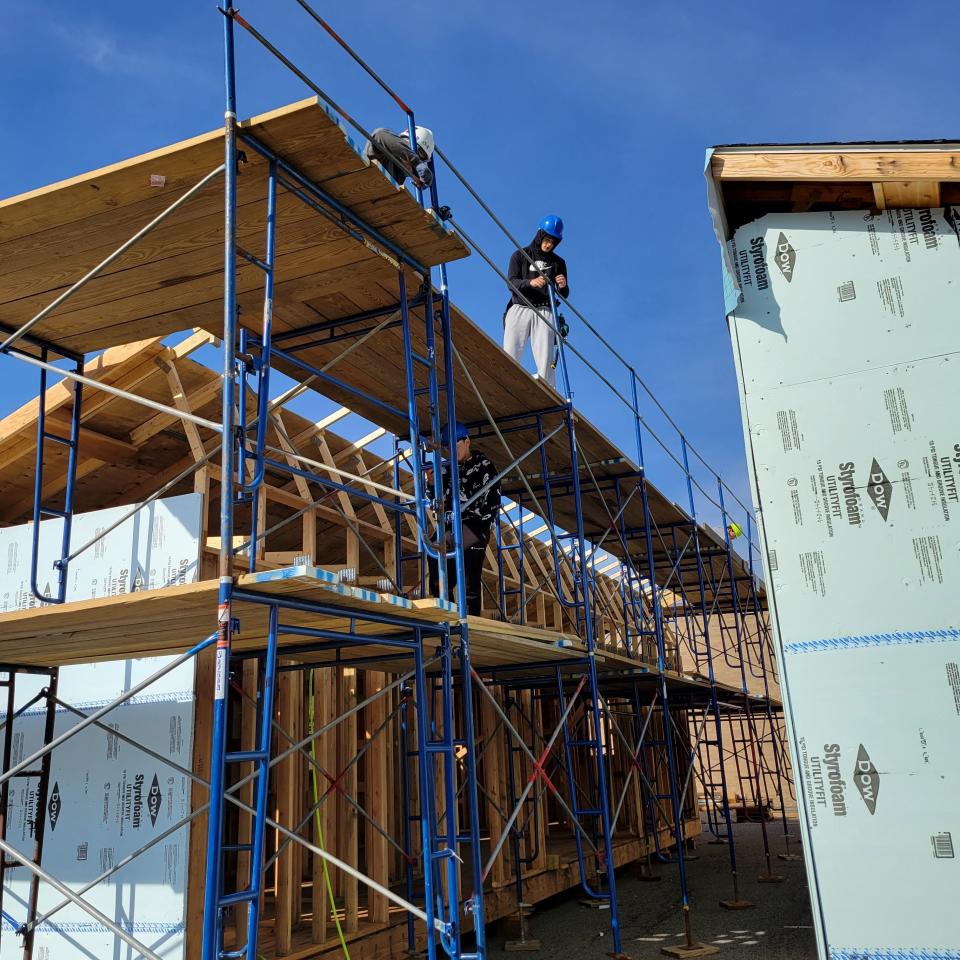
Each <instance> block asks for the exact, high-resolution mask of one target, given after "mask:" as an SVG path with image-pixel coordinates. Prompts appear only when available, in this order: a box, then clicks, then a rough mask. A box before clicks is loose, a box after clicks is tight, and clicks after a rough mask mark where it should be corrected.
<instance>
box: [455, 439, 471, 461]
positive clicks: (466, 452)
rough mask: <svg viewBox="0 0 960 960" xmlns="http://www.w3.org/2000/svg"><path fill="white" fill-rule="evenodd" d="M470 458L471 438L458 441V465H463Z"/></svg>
mask: <svg viewBox="0 0 960 960" xmlns="http://www.w3.org/2000/svg"><path fill="white" fill-rule="evenodd" d="M469 456H470V438H469V437H467V438H466V439H465V440H458V441H457V463H463V461H464V460H466V459H467V457H469Z"/></svg>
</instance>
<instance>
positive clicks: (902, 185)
mask: <svg viewBox="0 0 960 960" xmlns="http://www.w3.org/2000/svg"><path fill="white" fill-rule="evenodd" d="M873 196H874V199H875V200H876V201H877V206H878V207H879V208H880V209H881V210H891V209H898V208H905V207H921V208H922V207H939V206H940V182H939V181H938V180H889V181H887V182H886V183H884V182H883V181H876V182H875V183H874V184H873Z"/></svg>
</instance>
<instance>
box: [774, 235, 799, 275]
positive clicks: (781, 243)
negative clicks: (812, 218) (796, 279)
mask: <svg viewBox="0 0 960 960" xmlns="http://www.w3.org/2000/svg"><path fill="white" fill-rule="evenodd" d="M773 260H774V263H776V265H777V267H778V268H779V269H780V272H781V273H782V274H783V275H784V276H785V277H786V278H787V283H790V281H791V280H793V268H794V265H795V264H796V262H797V251H796V250H794V249H793V247H791V246H790V241H789V240H788V239H787V238H786V236H785V235H784V234H782V233H781V234H780V236H779V237H778V239H777V247H776V250H775V251H774V253H773Z"/></svg>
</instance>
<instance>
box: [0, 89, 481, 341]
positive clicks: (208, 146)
mask: <svg viewBox="0 0 960 960" xmlns="http://www.w3.org/2000/svg"><path fill="white" fill-rule="evenodd" d="M239 131H240V133H241V134H249V135H252V136H254V137H255V138H256V139H257V140H258V141H260V142H261V143H263V144H265V145H266V146H267V147H269V148H270V149H272V150H274V151H275V152H276V153H278V154H279V155H280V156H281V157H282V158H283V159H284V160H286V161H288V162H289V163H291V164H292V165H293V166H294V167H296V168H297V169H298V170H299V171H301V172H302V173H303V174H304V175H305V176H307V177H308V178H310V179H311V180H313V182H315V183H316V184H318V185H319V186H321V187H322V189H323V190H325V191H326V192H327V193H328V194H329V195H330V196H332V197H333V198H334V199H336V200H337V201H339V202H341V203H344V204H346V205H347V206H349V207H350V208H351V210H353V211H354V212H355V213H356V214H357V215H358V216H360V217H362V218H363V219H364V221H365V222H366V223H368V224H369V225H370V226H371V227H373V228H375V229H376V230H378V231H379V232H380V233H381V234H382V235H383V236H384V237H386V238H387V239H388V240H390V241H391V242H394V243H396V244H397V245H398V246H400V247H401V248H402V249H403V250H404V251H405V252H406V253H408V254H409V255H410V256H411V257H413V258H414V259H415V260H416V261H417V262H418V263H421V264H423V265H425V266H433V265H436V264H438V263H440V262H444V261H448V260H455V259H458V258H460V257H463V256H466V254H467V250H466V248H465V247H464V245H463V243H462V242H461V241H460V240H459V239H458V238H457V237H456V236H454V235H453V234H451V233H450V232H449V231H448V230H447V229H446V228H445V227H444V226H443V224H442V223H441V222H440V221H439V220H438V219H437V218H436V217H435V216H434V215H433V213H432V212H428V211H424V210H423V209H421V207H420V206H419V204H418V203H417V202H416V200H415V199H414V197H413V196H412V195H411V194H410V193H409V192H407V191H405V190H402V189H400V188H398V187H397V186H396V185H395V184H394V183H393V182H392V181H390V180H389V179H388V178H387V177H386V176H384V175H383V173H382V172H381V171H380V170H379V169H378V168H377V167H376V166H374V165H371V164H370V163H369V162H368V161H367V160H366V159H365V158H364V157H363V156H362V155H361V152H360V150H361V146H362V145H360V144H357V143H356V142H355V141H354V140H353V139H352V138H351V137H350V136H349V135H348V134H347V131H346V130H345V129H344V128H343V126H342V125H341V124H340V122H339V121H338V120H337V118H336V117H335V116H334V115H333V114H332V112H330V111H329V110H328V109H327V108H326V107H325V106H324V105H323V104H322V103H321V102H320V101H319V100H317V99H316V98H311V99H308V100H303V101H300V102H299V103H294V104H291V105H289V106H285V107H281V108H279V109H277V110H273V111H271V112H269V113H265V114H262V115H260V116H256V117H253V118H251V119H249V120H244V121H242V122H241V123H240V125H239ZM240 149H241V151H242V153H243V162H242V163H241V164H240V175H239V183H238V208H237V231H238V233H237V235H238V243H239V245H240V247H241V248H245V249H248V250H249V251H250V252H251V253H254V254H256V255H259V256H262V255H263V243H264V231H265V224H266V203H265V197H266V172H267V162H266V161H265V160H263V159H261V158H260V156H259V154H257V153H256V152H255V151H254V150H253V149H252V148H251V147H250V146H249V145H244V144H242V143H241V144H240ZM223 152H224V148H223V130H222V128H220V129H217V130H213V131H211V132H209V133H204V134H201V135H200V136H197V137H193V138H191V139H189V140H185V141H182V142H180V143H176V144H173V145H171V146H167V147H163V148H161V149H159V150H155V151H152V152H151V153H147V154H143V155H141V156H138V157H134V158H132V159H130V160H125V161H122V162H120V163H115V164H112V165H110V166H108V167H104V168H102V169H100V170H95V171H92V172H90V173H86V174H82V175H80V176H77V177H73V178H71V179H69V180H64V181H61V182H60V183H55V184H52V185H50V186H46V187H42V188H40V189H38V190H33V191H30V192H29V193H25V194H20V195H19V196H14V197H10V198H8V199H5V200H2V201H0V324H2V325H3V326H5V327H7V328H9V329H16V328H17V327H19V326H20V325H21V324H22V323H24V322H25V321H26V320H29V319H30V317H32V316H33V315H34V314H35V313H37V312H38V311H39V310H40V309H42V308H43V307H45V306H46V305H47V304H48V303H50V302H51V301H52V300H53V299H54V298H55V297H57V296H58V295H59V294H60V293H61V292H62V291H64V290H65V289H67V288H68V287H69V286H70V285H71V284H73V283H74V282H76V280H78V279H79V278H80V277H81V276H83V275H84V274H85V273H86V272H87V271H88V270H89V269H90V268H92V267H93V266H95V265H96V264H97V263H99V262H100V261H101V260H102V259H103V258H105V257H106V256H107V255H108V254H110V253H111V252H112V251H113V250H115V249H116V248H117V247H119V246H120V245H121V244H122V243H123V242H124V241H125V240H127V239H128V238H129V237H130V236H131V235H133V234H134V233H136V232H137V231H138V230H139V229H140V228H142V227H143V226H144V225H146V224H147V223H148V222H150V220H152V219H153V218H154V217H155V216H157V215H158V214H159V213H160V212H161V211H162V210H163V209H164V208H165V207H167V206H168V205H169V204H170V203H172V202H173V201H174V200H175V199H177V198H178V197H180V196H181V195H182V194H183V193H185V192H186V191H187V190H188V189H189V188H190V187H192V186H193V185H194V184H196V183H198V182H199V181H200V180H201V179H202V178H203V177H204V176H205V175H207V174H208V173H209V172H210V171H211V170H214V169H215V168H216V167H217V166H218V165H219V164H221V163H222V162H223ZM277 230H278V238H282V239H279V243H278V255H277V261H276V280H277V282H278V284H284V283H288V282H292V281H297V282H299V283H301V284H312V285H314V286H315V287H317V288H322V289H329V290H335V289H340V288H341V287H343V286H344V285H346V286H347V287H351V286H353V285H361V286H362V285H363V284H365V283H370V282H373V280H372V277H373V276H374V275H375V274H370V275H368V268H369V267H371V266H373V265H375V264H378V263H384V264H386V261H384V260H382V259H381V257H380V256H379V255H378V254H377V253H376V252H374V251H373V250H372V249H371V248H368V247H367V246H364V245H363V244H361V243H358V242H356V241H355V240H353V239H351V238H349V237H348V236H347V235H346V234H345V233H344V231H343V230H341V229H339V228H338V227H336V226H335V225H334V224H332V223H331V222H330V221H329V220H328V219H326V218H325V217H322V216H320V215H319V214H317V213H316V212H314V211H312V210H311V209H310V208H308V207H307V206H306V205H304V204H303V203H301V202H300V201H299V200H298V199H296V198H295V197H294V196H293V195H292V194H290V193H288V192H287V191H284V190H280V191H279V194H278V207H277ZM222 268H223V181H222V178H220V177H217V178H215V179H214V180H213V181H212V182H211V183H210V184H208V185H207V186H206V187H205V188H204V189H203V190H202V191H201V192H200V193H199V194H197V195H196V196H194V197H193V198H191V200H189V201H188V202H187V203H186V204H185V205H184V206H183V207H182V208H181V209H180V210H178V211H176V212H175V213H174V214H173V215H172V216H171V217H170V218H168V219H167V220H166V221H165V222H164V223H163V224H161V225H160V226H159V227H157V228H156V229H155V231H154V232H152V233H150V234H149V235H147V236H146V237H144V238H143V239H142V240H141V241H140V242H139V243H138V244H136V245H135V246H134V247H133V248H132V249H131V250H130V251H129V252H128V253H127V254H125V255H124V256H123V257H122V258H120V259H119V260H118V261H117V262H116V263H114V264H113V265H111V267H109V268H108V269H107V270H106V271H104V273H103V274H101V275H100V276H98V277H97V278H96V279H94V280H93V281H91V282H90V283H89V284H88V285H87V286H86V287H85V288H83V289H82V290H81V291H79V292H78V293H77V294H76V295H75V296H74V297H72V298H71V299H70V300H68V301H67V302H66V303H65V304H64V305H63V307H62V308H60V309H58V310H56V311H55V312H54V313H53V314H51V315H50V316H49V317H48V318H46V319H45V320H44V321H43V322H42V323H40V324H38V325H37V327H35V328H34V330H33V331H32V332H33V333H34V334H35V335H36V336H38V337H42V338H44V339H45V340H47V341H49V342H51V343H55V344H57V345H60V346H63V347H65V348H68V349H70V350H74V351H79V352H90V351H93V350H98V349H100V348H103V347H107V346H111V345H116V344H121V343H126V342H129V341H131V340H136V339H139V338H141V337H143V336H144V335H145V334H147V333H149V334H150V335H164V334H167V333H171V332H173V331H175V330H181V329H186V328H189V327H190V326H193V325H194V324H193V322H191V321H189V320H186V319H185V318H186V317H187V316H188V315H189V313H190V312H191V311H192V310H193V309H195V308H196V307H197V306H199V305H202V304H210V303H212V302H216V301H217V300H221V302H222V293H223V274H222ZM410 280H411V285H412V286H414V287H415V283H414V278H413V275H412V273H411V276H410ZM237 282H238V288H239V289H240V290H241V291H249V290H260V289H262V285H263V275H262V273H261V271H260V270H259V268H258V267H256V266H254V265H252V264H250V263H249V262H247V261H246V260H245V259H242V258H240V257H238V261H237Z"/></svg>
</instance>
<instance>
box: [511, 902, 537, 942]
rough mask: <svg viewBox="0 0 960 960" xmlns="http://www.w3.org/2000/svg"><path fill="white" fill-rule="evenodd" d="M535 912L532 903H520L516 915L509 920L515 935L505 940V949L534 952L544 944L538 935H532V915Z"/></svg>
mask: <svg viewBox="0 0 960 960" xmlns="http://www.w3.org/2000/svg"><path fill="white" fill-rule="evenodd" d="M532 913H533V904H532V903H518V904H517V913H516V916H515V917H511V918H510V920H509V921H508V923H509V928H508V929H510V932H511V933H516V936H515V937H512V938H511V939H509V940H504V942H503V949H504V951H505V952H506V953H534V952H536V951H537V950H539V949H540V947H541V946H542V944H541V943H540V941H539V940H538V939H537V938H536V937H532V936H530V916H531V914H532Z"/></svg>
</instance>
